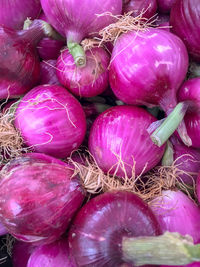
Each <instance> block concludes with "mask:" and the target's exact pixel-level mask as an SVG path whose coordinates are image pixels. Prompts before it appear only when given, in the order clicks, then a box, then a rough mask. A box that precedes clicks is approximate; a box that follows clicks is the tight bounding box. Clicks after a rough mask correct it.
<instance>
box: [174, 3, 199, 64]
mask: <svg viewBox="0 0 200 267" xmlns="http://www.w3.org/2000/svg"><path fill="white" fill-rule="evenodd" d="M199 20H200V2H199V1H198V0H178V1H176V2H175V3H174V5H173V6H172V8H171V12H170V25H171V26H172V29H171V31H172V32H173V33H175V34H176V35H178V36H179V37H180V38H181V39H182V40H183V42H184V43H185V45H186V47H187V49H188V52H189V54H190V57H191V58H193V59H194V60H195V61H197V62H200V24H199Z"/></svg>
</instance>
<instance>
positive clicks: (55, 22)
mask: <svg viewBox="0 0 200 267" xmlns="http://www.w3.org/2000/svg"><path fill="white" fill-rule="evenodd" d="M41 5H42V8H43V10H44V13H45V15H46V16H47V18H48V20H49V22H50V24H51V25H52V26H53V27H54V28H55V29H56V30H57V31H58V32H59V33H60V34H61V35H63V36H64V37H66V38H67V45H68V48H69V51H70V53H71V54H72V55H73V58H74V60H75V63H76V64H77V66H84V65H85V54H84V51H83V49H82V47H81V46H80V45H79V43H80V42H81V40H83V39H84V38H85V37H88V36H89V35H94V34H95V35H98V32H99V31H100V30H101V29H102V28H104V27H105V26H107V25H109V24H110V23H112V22H114V21H115V19H114V18H113V16H111V15H108V14H107V15H102V14H103V13H105V12H110V13H112V14H113V15H119V14H121V11H122V1H121V0H107V1H104V0H93V1H90V0H82V1H81V2H80V1H79V0H74V1H69V0H41ZM98 15H102V16H100V17H98Z"/></svg>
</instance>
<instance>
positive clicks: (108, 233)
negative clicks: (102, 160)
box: [69, 191, 160, 267]
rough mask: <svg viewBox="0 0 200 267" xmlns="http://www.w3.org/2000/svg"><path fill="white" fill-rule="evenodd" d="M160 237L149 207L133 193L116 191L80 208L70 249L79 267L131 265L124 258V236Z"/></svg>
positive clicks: (71, 233)
mask: <svg viewBox="0 0 200 267" xmlns="http://www.w3.org/2000/svg"><path fill="white" fill-rule="evenodd" d="M158 234H160V229H159V225H158V223H157V221H156V220H155V218H154V215H153V213H152V212H151V210H150V209H149V208H148V206H147V204H145V203H144V202H143V201H142V200H141V199H140V198H138V197H137V196H136V195H134V194H132V193H130V192H125V191H124V192H123V191H113V192H107V193H104V194H101V195H99V196H97V197H95V198H93V199H91V200H90V201H89V202H88V203H87V204H85V205H84V206H83V207H82V208H81V210H80V211H79V212H78V214H77V216H76V217H75V220H74V221H73V223H72V226H71V228H70V231H69V247H70V251H71V254H72V255H73V256H74V258H75V261H76V263H77V266H94V267H97V266H106V267H109V266H122V264H123V263H126V262H127V263H130V262H129V261H126V259H124V258H125V257H123V256H124V255H123V254H124V252H123V248H122V242H123V241H122V240H123V239H122V238H123V237H138V236H140V237H141V236H155V235H158ZM86 244H87V246H86ZM128 266H129V265H128ZM131 266H132V265H131Z"/></svg>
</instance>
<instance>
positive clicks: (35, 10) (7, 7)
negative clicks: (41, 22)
mask: <svg viewBox="0 0 200 267" xmlns="http://www.w3.org/2000/svg"><path fill="white" fill-rule="evenodd" d="M0 10H1V13H0V24H1V25H3V26H5V27H9V28H11V29H17V30H21V29H22V28H23V24H24V21H25V20H26V19H27V18H31V19H35V18H38V17H39V14H40V11H41V5H40V0H23V2H22V1H21V0H1V1H0Z"/></svg>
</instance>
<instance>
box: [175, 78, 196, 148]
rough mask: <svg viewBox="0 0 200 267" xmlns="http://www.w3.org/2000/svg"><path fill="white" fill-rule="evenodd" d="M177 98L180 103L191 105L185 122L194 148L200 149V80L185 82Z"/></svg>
mask: <svg viewBox="0 0 200 267" xmlns="http://www.w3.org/2000/svg"><path fill="white" fill-rule="evenodd" d="M177 98H178V101H179V102H182V101H185V102H187V101H188V102H189V103H190V106H189V109H188V110H187V113H186V115H185V117H184V121H185V125H186V128H187V133H188V135H189V137H190V138H191V140H192V146H193V147H196V148H200V112H199V110H200V78H193V79H190V80H188V81H185V82H184V83H183V84H182V86H181V87H180V89H179V91H178V94H177Z"/></svg>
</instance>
